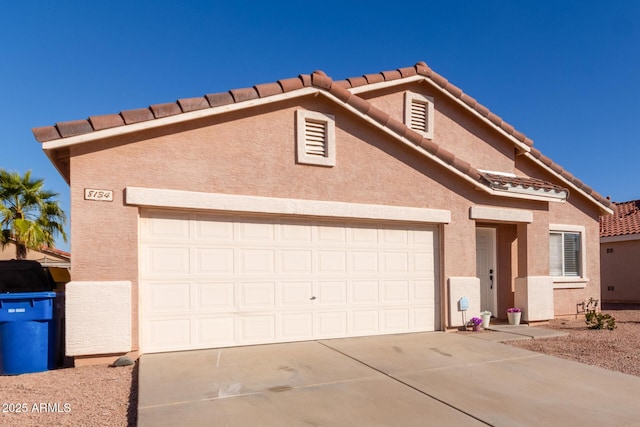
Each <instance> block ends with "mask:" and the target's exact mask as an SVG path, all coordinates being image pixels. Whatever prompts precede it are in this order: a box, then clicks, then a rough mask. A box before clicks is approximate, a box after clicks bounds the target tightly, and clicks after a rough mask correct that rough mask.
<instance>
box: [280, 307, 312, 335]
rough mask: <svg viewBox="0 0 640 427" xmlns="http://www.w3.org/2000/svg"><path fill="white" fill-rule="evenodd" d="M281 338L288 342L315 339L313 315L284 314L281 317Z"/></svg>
mask: <svg viewBox="0 0 640 427" xmlns="http://www.w3.org/2000/svg"><path fill="white" fill-rule="evenodd" d="M280 336H281V337H282V338H283V339H284V340H286V341H289V340H306V339H311V338H313V314H312V313H291V314H287V313H285V314H282V315H281V316H280Z"/></svg>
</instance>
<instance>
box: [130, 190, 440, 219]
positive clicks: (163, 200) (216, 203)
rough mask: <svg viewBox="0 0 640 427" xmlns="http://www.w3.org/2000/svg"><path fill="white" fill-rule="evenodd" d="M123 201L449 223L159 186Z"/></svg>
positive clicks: (390, 211) (385, 210)
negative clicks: (168, 188)
mask: <svg viewBox="0 0 640 427" xmlns="http://www.w3.org/2000/svg"><path fill="white" fill-rule="evenodd" d="M125 203H126V204H128V205H135V206H148V207H162V208H182V209H206V210H215V211H232V212H250V213H261V214H284V215H305V216H318V217H339V218H360V219H376V220H389V221H407V222H424V223H433V224H448V223H449V222H451V212H450V211H448V210H442V209H426V208H415V207H400V206H386V205H370V204H362V203H345V202H333V201H320V200H302V199H284V198H275V197H260V196H244V195H231V194H220V193H200V192H195V191H182V190H166V189H160V188H139V187H127V188H126V193H125Z"/></svg>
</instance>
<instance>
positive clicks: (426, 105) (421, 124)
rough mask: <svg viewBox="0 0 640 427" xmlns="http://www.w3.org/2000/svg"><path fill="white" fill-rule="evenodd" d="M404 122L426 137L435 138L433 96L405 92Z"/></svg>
mask: <svg viewBox="0 0 640 427" xmlns="http://www.w3.org/2000/svg"><path fill="white" fill-rule="evenodd" d="M404 123H405V125H407V127H409V128H410V129H412V130H414V131H416V132H419V133H421V134H422V135H424V136H425V138H430V139H431V138H433V98H431V97H429V96H424V95H420V94H419V93H413V92H405V94H404Z"/></svg>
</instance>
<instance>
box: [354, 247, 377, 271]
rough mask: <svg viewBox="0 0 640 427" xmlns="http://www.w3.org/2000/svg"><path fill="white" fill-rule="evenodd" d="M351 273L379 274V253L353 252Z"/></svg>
mask: <svg viewBox="0 0 640 427" xmlns="http://www.w3.org/2000/svg"><path fill="white" fill-rule="evenodd" d="M350 267H351V268H350V271H351V272H352V273H354V274H376V273H378V252H376V251H353V252H351V262H350Z"/></svg>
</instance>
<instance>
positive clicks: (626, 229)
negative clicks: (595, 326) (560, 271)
mask: <svg viewBox="0 0 640 427" xmlns="http://www.w3.org/2000/svg"><path fill="white" fill-rule="evenodd" d="M639 259H640V200H632V201H630V202H623V203H614V204H613V215H607V216H603V217H601V218H600V265H601V271H600V273H601V274H600V281H601V284H602V301H603V302H612V303H636V304H637V303H640V264H639V263H638V260H639Z"/></svg>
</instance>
